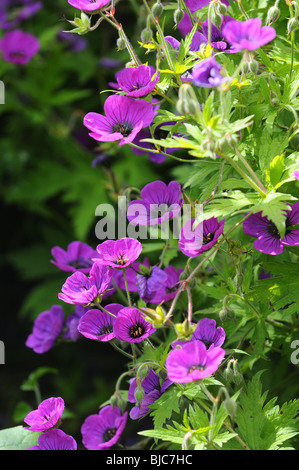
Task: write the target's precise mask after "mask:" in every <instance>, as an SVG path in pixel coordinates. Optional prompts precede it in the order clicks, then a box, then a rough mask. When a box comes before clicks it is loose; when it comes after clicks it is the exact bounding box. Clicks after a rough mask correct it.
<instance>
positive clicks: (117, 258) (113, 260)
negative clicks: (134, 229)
mask: <svg viewBox="0 0 299 470" xmlns="http://www.w3.org/2000/svg"><path fill="white" fill-rule="evenodd" d="M141 251H142V245H141V243H140V242H139V241H138V240H136V239H135V238H129V237H125V238H120V239H119V240H106V241H105V242H103V243H101V244H100V245H98V246H97V252H98V255H99V258H97V259H96V261H97V262H98V263H100V264H102V265H106V266H111V267H112V268H120V269H124V268H127V267H128V266H130V265H131V264H132V263H134V261H136V260H137V258H138V257H139V255H140V253H141Z"/></svg>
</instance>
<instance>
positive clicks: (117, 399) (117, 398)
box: [110, 390, 127, 413]
mask: <svg viewBox="0 0 299 470" xmlns="http://www.w3.org/2000/svg"><path fill="white" fill-rule="evenodd" d="M110 404H111V406H112V407H115V406H116V407H117V408H119V409H120V410H121V412H122V413H124V412H125V410H126V407H127V402H126V400H124V398H123V397H122V395H121V393H120V392H119V391H118V390H116V391H115V392H114V394H113V395H112V397H111V398H110Z"/></svg>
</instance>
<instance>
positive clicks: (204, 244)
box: [179, 217, 225, 257]
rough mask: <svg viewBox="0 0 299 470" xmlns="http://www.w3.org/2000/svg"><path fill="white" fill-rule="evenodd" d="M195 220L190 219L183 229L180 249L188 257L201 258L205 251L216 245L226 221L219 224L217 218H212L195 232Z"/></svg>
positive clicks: (200, 224)
mask: <svg viewBox="0 0 299 470" xmlns="http://www.w3.org/2000/svg"><path fill="white" fill-rule="evenodd" d="M194 221H195V219H190V220H189V221H188V222H187V223H186V224H185V225H184V226H183V228H182V229H181V232H180V238H179V248H180V250H181V251H182V252H183V253H184V254H185V255H187V256H190V257H195V256H199V255H200V254H201V253H203V252H204V251H207V250H209V249H210V248H212V246H214V245H215V243H216V242H217V240H218V238H219V237H220V235H221V234H222V232H223V228H224V222H225V220H224V219H223V220H221V221H220V222H218V220H217V219H216V217H211V218H210V219H208V220H204V221H203V222H201V223H199V224H198V225H197V226H196V227H195V229H194V230H193V229H192V227H193V224H194Z"/></svg>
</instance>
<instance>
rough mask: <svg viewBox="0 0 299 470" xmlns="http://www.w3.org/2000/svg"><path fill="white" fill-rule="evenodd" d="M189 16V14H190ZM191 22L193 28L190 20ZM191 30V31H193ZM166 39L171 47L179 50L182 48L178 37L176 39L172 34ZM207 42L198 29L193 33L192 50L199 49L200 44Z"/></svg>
mask: <svg viewBox="0 0 299 470" xmlns="http://www.w3.org/2000/svg"><path fill="white" fill-rule="evenodd" d="M188 18H189V16H188ZM190 24H191V30H192V23H191V21H190ZM191 30H190V31H191ZM165 41H167V42H168V44H170V45H171V47H172V48H173V49H174V50H176V51H179V49H180V45H181V43H180V41H178V40H177V39H175V38H174V37H172V36H165ZM206 42H207V40H206V38H205V36H204V35H203V34H202V33H200V32H199V31H196V32H195V33H194V35H193V38H192V41H191V44H190V51H196V52H197V51H199V49H200V46H201V45H202V44H205V43H206Z"/></svg>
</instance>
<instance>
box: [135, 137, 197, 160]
mask: <svg viewBox="0 0 299 470" xmlns="http://www.w3.org/2000/svg"><path fill="white" fill-rule="evenodd" d="M129 145H131V146H132V147H135V148H136V149H139V150H142V151H143V152H145V151H146V152H150V153H156V154H158V155H165V156H166V157H170V158H173V159H174V160H177V161H178V162H183V163H195V162H197V160H185V159H184V158H179V157H175V156H174V155H171V154H170V153H166V152H163V151H162V150H153V149H149V148H147V149H145V148H144V147H140V146H139V145H136V144H133V143H132V142H129Z"/></svg>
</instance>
